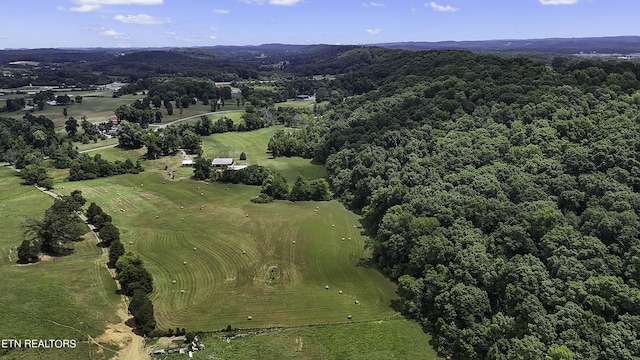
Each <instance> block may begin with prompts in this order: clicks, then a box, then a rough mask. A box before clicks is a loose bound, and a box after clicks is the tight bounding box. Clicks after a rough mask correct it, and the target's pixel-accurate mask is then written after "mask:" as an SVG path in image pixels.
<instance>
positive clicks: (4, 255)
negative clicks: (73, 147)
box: [0, 168, 121, 359]
mask: <svg viewBox="0 0 640 360" xmlns="http://www.w3.org/2000/svg"><path fill="white" fill-rule="evenodd" d="M20 182H21V181H20V179H19V178H18V177H16V176H15V173H14V172H13V171H11V170H10V169H7V168H0V184H1V186H0V228H1V229H3V231H2V235H1V236H0V278H1V279H2V281H0V319H2V326H0V339H77V340H78V347H77V348H76V349H66V350H58V349H46V350H36V349H28V350H26V349H24V350H11V351H10V350H6V349H0V357H1V358H3V359H5V358H6V359H102V358H105V355H108V356H110V355H112V353H111V352H110V351H108V350H100V353H98V348H97V347H96V346H93V345H89V344H88V343H87V340H88V336H91V337H96V336H98V335H100V334H102V333H103V332H104V330H105V328H106V325H107V323H108V322H111V323H117V322H119V319H118V317H117V316H116V308H117V306H118V304H119V302H120V301H121V300H120V297H119V296H118V295H116V293H115V284H114V282H113V280H112V279H111V276H110V275H109V272H108V271H107V269H106V267H105V266H104V264H105V263H106V260H105V258H104V257H103V256H102V255H101V250H100V249H99V248H98V247H97V246H96V245H95V244H96V242H95V239H92V238H91V237H90V236H89V234H88V235H87V240H85V241H83V242H80V243H77V244H75V249H76V250H75V253H74V254H73V255H71V256H67V257H62V258H55V259H50V260H45V261H42V262H40V263H37V264H33V265H17V264H16V262H15V261H16V252H15V250H13V249H12V248H13V247H14V246H19V245H20V243H21V242H22V237H21V236H22V235H21V234H22V232H21V230H20V228H19V225H20V223H22V221H23V220H24V219H26V218H35V219H42V216H43V214H44V211H45V210H46V209H47V208H48V207H49V206H50V205H51V204H52V203H53V199H52V198H51V197H49V196H47V195H45V194H43V193H41V192H40V191H38V190H36V189H35V188H33V187H31V186H25V185H20ZM9 257H11V261H10V260H9Z"/></svg>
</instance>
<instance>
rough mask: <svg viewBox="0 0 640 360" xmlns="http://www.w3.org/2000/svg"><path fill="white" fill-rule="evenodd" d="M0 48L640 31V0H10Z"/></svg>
mask: <svg viewBox="0 0 640 360" xmlns="http://www.w3.org/2000/svg"><path fill="white" fill-rule="evenodd" d="M0 5H1V7H0V9H2V10H1V12H2V15H0V49H7V48H62V47H66V48H69V47H75V48H77V47H124V48H126V47H194V46H214V45H260V44H267V43H284V44H376V43H385V42H404V41H465V40H497V39H539V38H550V37H555V38H572V37H601V36H620V35H640V26H639V25H637V24H638V20H637V17H638V15H640V0H436V1H429V0H375V1H364V0H2V1H1V3H0Z"/></svg>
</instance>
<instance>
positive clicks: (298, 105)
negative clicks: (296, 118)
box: [274, 100, 316, 108]
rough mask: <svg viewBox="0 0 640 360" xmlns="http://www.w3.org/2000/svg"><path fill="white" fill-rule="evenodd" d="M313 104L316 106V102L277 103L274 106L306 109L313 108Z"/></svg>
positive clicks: (292, 101)
mask: <svg viewBox="0 0 640 360" xmlns="http://www.w3.org/2000/svg"><path fill="white" fill-rule="evenodd" d="M313 104H316V101H315V100H289V101H284V102H279V103H276V104H275V105H274V106H275V107H279V106H282V107H294V108H306V107H313Z"/></svg>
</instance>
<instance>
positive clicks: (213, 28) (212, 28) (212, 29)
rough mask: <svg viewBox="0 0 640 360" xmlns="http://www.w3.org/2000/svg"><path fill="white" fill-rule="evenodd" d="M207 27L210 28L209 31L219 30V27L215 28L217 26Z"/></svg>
mask: <svg viewBox="0 0 640 360" xmlns="http://www.w3.org/2000/svg"><path fill="white" fill-rule="evenodd" d="M209 29H211V31H218V30H220V28H217V27H215V26H212V27H210V28H209Z"/></svg>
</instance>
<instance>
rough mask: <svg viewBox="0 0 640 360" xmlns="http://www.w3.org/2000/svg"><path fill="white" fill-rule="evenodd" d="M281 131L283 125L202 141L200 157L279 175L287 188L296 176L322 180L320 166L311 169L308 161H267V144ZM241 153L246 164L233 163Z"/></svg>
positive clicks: (210, 137) (290, 159)
mask: <svg viewBox="0 0 640 360" xmlns="http://www.w3.org/2000/svg"><path fill="white" fill-rule="evenodd" d="M282 129H285V127H284V126H283V125H276V126H271V127H268V128H264V129H260V130H256V131H251V132H228V133H223V134H214V135H211V136H208V137H203V138H202V149H203V150H204V156H205V157H206V158H214V157H233V158H235V159H236V161H237V162H239V163H246V164H249V165H251V164H258V165H262V166H265V167H267V168H269V169H271V170H274V171H278V172H281V173H282V174H283V175H285V177H286V178H287V180H288V181H289V184H292V183H293V181H294V180H295V178H296V177H297V176H298V174H300V175H302V176H304V177H307V178H310V179H316V178H319V177H324V176H326V169H325V168H324V166H316V165H312V164H311V160H310V159H302V158H284V157H283V158H277V159H274V158H272V157H271V154H269V153H268V152H267V144H268V143H269V139H271V137H272V136H273V134H275V132H276V131H278V130H282ZM242 152H244V153H245V154H246V155H247V160H246V161H238V160H237V159H238V158H239V157H240V153H242Z"/></svg>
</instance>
